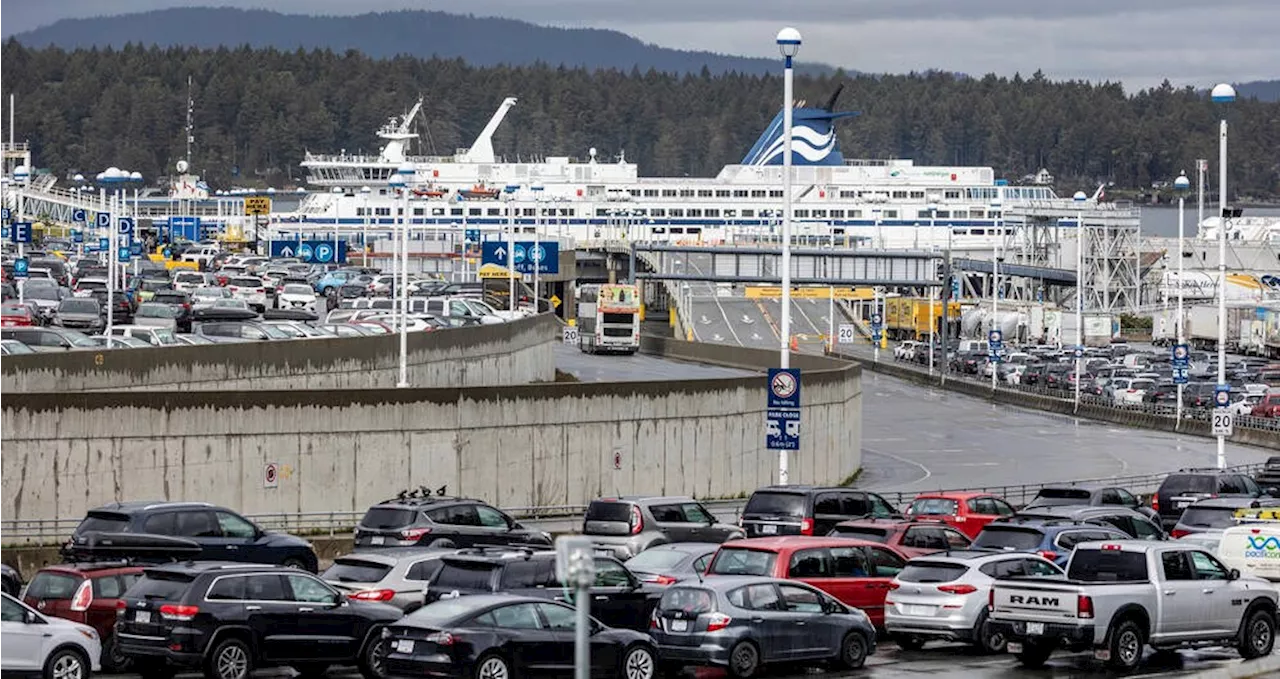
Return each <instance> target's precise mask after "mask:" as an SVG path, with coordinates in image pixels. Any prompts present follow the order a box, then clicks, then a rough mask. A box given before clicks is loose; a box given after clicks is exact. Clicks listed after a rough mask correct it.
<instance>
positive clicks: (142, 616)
mask: <svg viewBox="0 0 1280 679" xmlns="http://www.w3.org/2000/svg"><path fill="white" fill-rule="evenodd" d="M133 621H134V622H136V623H139V624H142V625H147V624H150V623H151V611H138V612H137V613H134V614H133Z"/></svg>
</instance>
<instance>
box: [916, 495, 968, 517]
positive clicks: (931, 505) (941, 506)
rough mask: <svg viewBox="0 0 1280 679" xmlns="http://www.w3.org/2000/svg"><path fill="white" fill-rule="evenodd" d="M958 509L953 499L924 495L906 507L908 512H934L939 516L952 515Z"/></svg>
mask: <svg viewBox="0 0 1280 679" xmlns="http://www.w3.org/2000/svg"><path fill="white" fill-rule="evenodd" d="M957 511H959V510H958V508H957V505H956V501H955V500H948V499H946V498H941V497H926V498H921V499H919V500H916V501H915V502H912V503H911V507H910V508H909V509H907V513H908V514H936V515H940V516H952V515H954V514H956V512H957Z"/></svg>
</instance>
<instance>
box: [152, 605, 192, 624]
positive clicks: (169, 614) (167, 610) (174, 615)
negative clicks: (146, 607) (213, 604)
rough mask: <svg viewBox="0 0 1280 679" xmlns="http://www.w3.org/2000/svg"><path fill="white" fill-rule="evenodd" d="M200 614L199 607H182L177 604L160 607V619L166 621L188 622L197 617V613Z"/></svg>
mask: <svg viewBox="0 0 1280 679" xmlns="http://www.w3.org/2000/svg"><path fill="white" fill-rule="evenodd" d="M199 612H200V607H199V606H181V605H177V604H165V605H163V606H161V607H160V617H162V618H164V619H166V620H182V621H188V620H191V619H193V618H195V617H196V613H199Z"/></svg>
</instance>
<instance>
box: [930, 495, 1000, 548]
mask: <svg viewBox="0 0 1280 679" xmlns="http://www.w3.org/2000/svg"><path fill="white" fill-rule="evenodd" d="M1015 513H1017V512H1016V511H1015V510H1014V509H1013V507H1012V506H1011V505H1010V504H1009V503H1008V502H1005V501H1004V500H1001V499H1000V498H998V497H996V496H995V495H992V494H990V493H921V494H919V495H917V496H916V499H914V500H912V501H911V506H910V507H907V512H906V514H907V518H909V519H918V518H930V519H938V520H941V521H942V522H943V523H945V524H947V525H948V526H951V527H953V528H955V529H956V530H958V531H960V532H961V533H964V534H965V535H967V536H969V537H970V538H971V539H972V538H976V537H978V533H981V532H982V527H983V526H986V525H987V524H989V523H991V522H992V521H995V520H996V519H1005V518H1008V517H1010V516H1013V515H1014V514H1015Z"/></svg>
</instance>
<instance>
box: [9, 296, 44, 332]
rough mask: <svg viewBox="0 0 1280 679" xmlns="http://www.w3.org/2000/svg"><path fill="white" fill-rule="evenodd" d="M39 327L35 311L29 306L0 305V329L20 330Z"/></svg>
mask: <svg viewBox="0 0 1280 679" xmlns="http://www.w3.org/2000/svg"><path fill="white" fill-rule="evenodd" d="M33 325H39V323H37V322H36V314H35V311H34V310H32V308H31V306H30V305H29V304H19V303H18V302H5V303H4V304H2V305H0V327H5V328H20V327H29V326H33Z"/></svg>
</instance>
